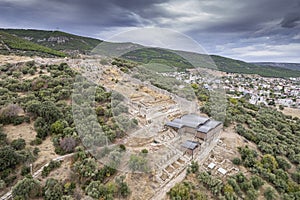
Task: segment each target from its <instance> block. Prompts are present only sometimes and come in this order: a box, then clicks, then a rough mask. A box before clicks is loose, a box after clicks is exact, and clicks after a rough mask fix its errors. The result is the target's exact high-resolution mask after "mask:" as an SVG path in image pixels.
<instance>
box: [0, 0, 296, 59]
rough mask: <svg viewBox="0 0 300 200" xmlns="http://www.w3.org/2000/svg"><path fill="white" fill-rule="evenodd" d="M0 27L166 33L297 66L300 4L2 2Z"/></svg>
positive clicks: (292, 0)
mask: <svg viewBox="0 0 300 200" xmlns="http://www.w3.org/2000/svg"><path fill="white" fill-rule="evenodd" d="M0 27H4V28H34V29H47V30H48V29H49V30H55V29H59V30H62V31H66V32H71V33H75V34H80V35H85V36H91V37H97V38H100V39H109V38H110V37H111V36H112V35H114V34H118V33H120V32H124V31H128V30H133V29H136V28H143V27H159V28H168V29H170V30H175V31H178V32H180V33H183V34H185V35H187V36H188V37H191V38H192V39H194V40H195V41H197V42H198V43H199V44H200V45H201V46H202V47H203V48H204V49H205V50H206V51H207V52H208V53H209V54H218V55H223V56H228V57H231V58H236V59H242V60H245V61H274V62H299V63H300V0H250V1H248V0H246V1H241V0H184V1H183V0H170V1H167V0H109V1H104V0H85V1H82V0H0Z"/></svg>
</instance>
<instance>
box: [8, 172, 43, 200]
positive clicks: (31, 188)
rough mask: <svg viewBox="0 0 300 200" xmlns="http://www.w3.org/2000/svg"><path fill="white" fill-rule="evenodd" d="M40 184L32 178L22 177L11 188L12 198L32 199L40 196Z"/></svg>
mask: <svg viewBox="0 0 300 200" xmlns="http://www.w3.org/2000/svg"><path fill="white" fill-rule="evenodd" d="M40 193H41V184H40V182H38V181H37V180H34V179H33V178H27V177H26V178H24V179H23V180H21V181H19V182H18V183H17V184H16V185H15V186H14V187H13V189H12V196H13V198H14V199H25V200H27V199H33V198H35V197H38V196H40Z"/></svg>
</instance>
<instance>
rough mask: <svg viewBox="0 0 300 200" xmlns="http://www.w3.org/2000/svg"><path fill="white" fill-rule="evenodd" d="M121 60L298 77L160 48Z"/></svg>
mask: <svg viewBox="0 0 300 200" xmlns="http://www.w3.org/2000/svg"><path fill="white" fill-rule="evenodd" d="M122 58H125V59H129V60H132V61H136V62H140V63H160V64H165V65H168V66H172V67H177V70H179V71H183V70H185V69H188V68H192V67H203V68H209V69H216V70H219V71H223V72H229V73H242V74H258V75H261V76H265V77H299V76H300V72H299V71H295V70H291V69H285V68H281V67H271V66H258V65H255V64H252V63H246V62H243V61H240V60H234V59H231V58H226V57H222V56H217V55H204V54H198V53H192V52H185V51H176V50H167V49H161V48H143V49H138V50H134V51H131V52H128V53H126V54H124V55H122Z"/></svg>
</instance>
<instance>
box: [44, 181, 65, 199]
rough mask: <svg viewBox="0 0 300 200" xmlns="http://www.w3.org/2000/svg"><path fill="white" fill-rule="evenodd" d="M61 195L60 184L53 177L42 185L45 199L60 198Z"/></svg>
mask: <svg viewBox="0 0 300 200" xmlns="http://www.w3.org/2000/svg"><path fill="white" fill-rule="evenodd" d="M62 196H63V187H62V184H61V183H60V182H59V181H58V180H56V179H53V178H50V179H47V181H46V185H45V187H44V197H45V200H56V199H61V197H62Z"/></svg>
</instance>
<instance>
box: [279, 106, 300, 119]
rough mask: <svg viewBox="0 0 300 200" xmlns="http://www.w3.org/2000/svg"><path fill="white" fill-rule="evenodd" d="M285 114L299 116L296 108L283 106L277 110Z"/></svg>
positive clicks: (299, 110) (298, 110)
mask: <svg viewBox="0 0 300 200" xmlns="http://www.w3.org/2000/svg"><path fill="white" fill-rule="evenodd" d="M279 111H281V112H282V113H283V114H285V115H291V116H293V117H299V118H300V109H296V108H287V107H286V108H284V109H283V110H279Z"/></svg>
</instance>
